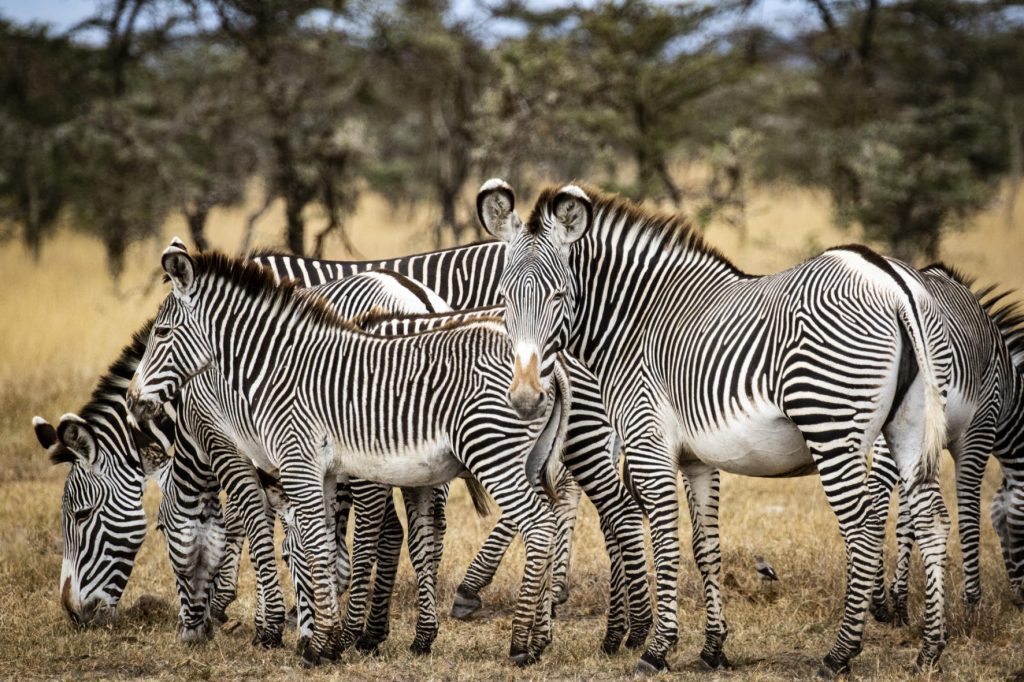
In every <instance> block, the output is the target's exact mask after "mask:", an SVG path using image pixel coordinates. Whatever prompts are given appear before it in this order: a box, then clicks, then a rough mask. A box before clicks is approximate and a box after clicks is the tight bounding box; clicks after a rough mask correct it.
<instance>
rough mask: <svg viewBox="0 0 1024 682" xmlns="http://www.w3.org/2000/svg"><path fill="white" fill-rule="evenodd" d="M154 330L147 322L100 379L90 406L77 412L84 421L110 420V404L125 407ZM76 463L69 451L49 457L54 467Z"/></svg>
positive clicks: (62, 451) (83, 407)
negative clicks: (128, 391)
mask: <svg viewBox="0 0 1024 682" xmlns="http://www.w3.org/2000/svg"><path fill="white" fill-rule="evenodd" d="M152 326H153V320H152V319H150V320H147V321H146V322H145V323H144V324H143V325H142V326H141V327H140V328H139V329H138V331H136V332H135V333H134V334H133V335H132V340H131V342H130V343H129V344H128V345H127V346H125V347H124V348H122V349H121V352H120V354H119V355H118V356H117V359H116V360H114V362H112V363H111V364H110V367H108V368H107V371H106V372H105V373H104V374H103V376H101V377H100V380H99V383H97V384H96V388H94V389H93V391H92V395H90V396H89V402H87V403H86V404H85V405H84V406H82V408H81V409H80V410H79V411H78V414H79V416H81V417H82V419H84V420H85V421H87V422H91V421H92V420H93V419H94V418H105V417H107V416H109V413H110V405H111V403H119V404H123V403H124V396H125V391H126V390H127V389H128V383H129V382H130V381H131V380H132V375H134V374H135V368H136V367H138V365H139V360H141V359H142V354H143V353H145V352H146V342H147V341H148V340H149V330H150V329H151V328H152ZM75 461H76V457H75V455H74V454H73V453H72V452H71V451H70V450H67V449H66V448H57V449H55V450H54V451H53V454H52V455H51V456H50V462H51V463H53V464H72V463H74V462H75Z"/></svg>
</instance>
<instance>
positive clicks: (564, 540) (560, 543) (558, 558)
mask: <svg viewBox="0 0 1024 682" xmlns="http://www.w3.org/2000/svg"><path fill="white" fill-rule="evenodd" d="M555 491H556V494H557V497H558V499H557V501H556V503H555V505H554V509H555V518H556V519H557V524H558V526H557V530H556V532H555V549H554V562H553V568H552V573H551V585H552V592H553V594H552V599H553V600H554V603H555V604H556V605H558V604H564V603H565V602H566V600H568V599H569V563H570V561H571V560H572V535H573V531H575V529H576V514H577V510H578V509H579V504H580V497H581V496H582V494H583V491H582V490H581V489H580V487H579V485H577V483H576V481H575V480H573V478H572V476H569V475H568V474H566V475H564V476H559V485H558V486H556V488H555Z"/></svg>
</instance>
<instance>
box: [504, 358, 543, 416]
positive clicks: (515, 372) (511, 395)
mask: <svg viewBox="0 0 1024 682" xmlns="http://www.w3.org/2000/svg"><path fill="white" fill-rule="evenodd" d="M508 401H509V403H510V404H511V405H512V409H514V410H515V411H516V414H518V415H519V417H520V418H522V419H525V420H527V421H532V420H534V419H536V418H537V417H539V416H540V415H541V414H543V412H544V407H545V405H546V403H547V394H546V393H545V391H544V387H543V386H542V385H541V382H540V367H539V362H538V361H537V355H536V353H534V354H531V355H530V359H529V361H528V362H527V363H526V365H525V366H524V365H523V362H522V360H521V359H520V357H519V356H518V355H516V360H515V365H514V366H513V368H512V383H511V384H510V386H509V389H508Z"/></svg>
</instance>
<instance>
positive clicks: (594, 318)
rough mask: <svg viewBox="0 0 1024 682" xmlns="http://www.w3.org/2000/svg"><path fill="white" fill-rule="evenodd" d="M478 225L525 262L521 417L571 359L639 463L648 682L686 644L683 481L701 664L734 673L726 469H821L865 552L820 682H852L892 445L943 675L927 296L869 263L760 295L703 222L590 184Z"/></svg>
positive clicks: (809, 272) (940, 535)
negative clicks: (723, 551)
mask: <svg viewBox="0 0 1024 682" xmlns="http://www.w3.org/2000/svg"><path fill="white" fill-rule="evenodd" d="M477 206H478V214H479V218H480V220H481V222H482V223H483V224H484V226H485V228H486V229H487V230H488V232H490V233H491V234H492V235H494V236H496V237H498V238H500V239H502V240H503V241H504V242H505V243H506V248H507V255H506V260H505V269H504V272H503V274H502V277H501V280H500V282H499V283H498V285H497V286H498V290H499V292H500V293H501V295H502V297H503V299H504V302H505V307H506V315H505V325H506V328H507V329H508V332H509V336H510V337H511V339H512V343H513V345H514V346H515V348H516V354H515V361H514V368H513V381H512V382H510V392H511V396H510V398H511V400H512V401H513V404H514V405H515V406H516V407H517V408H518V411H519V412H520V414H521V415H523V416H524V417H528V416H529V415H530V414H531V413H532V411H533V410H534V409H535V408H534V406H535V405H536V403H537V402H538V393H539V392H540V391H541V390H543V389H544V388H545V381H544V375H543V372H544V368H545V367H546V365H547V363H548V362H549V359H550V356H551V355H552V354H553V353H554V352H556V351H558V350H560V349H561V348H568V349H569V351H570V352H571V353H573V354H575V355H576V356H577V357H579V358H580V359H581V360H582V361H583V362H584V363H585V364H586V365H587V366H588V367H589V368H590V369H591V370H592V371H593V372H594V374H595V375H597V377H598V378H599V380H600V383H601V387H602V393H603V398H604V403H605V406H606V408H607V409H608V412H609V416H610V417H611V419H612V423H613V425H614V426H615V429H616V431H617V432H618V433H619V435H620V437H622V439H623V441H624V442H625V444H626V448H627V450H626V465H627V467H628V469H629V474H630V476H632V479H633V481H634V485H635V486H636V487H637V488H638V491H639V495H640V497H641V499H642V501H643V505H644V507H645V509H646V511H647V513H648V516H649V518H650V527H651V534H652V539H653V545H654V551H655V567H656V572H657V579H656V582H657V588H656V589H657V602H658V620H657V625H656V627H655V635H654V638H653V641H652V642H651V644H650V645H649V647H648V649H647V651H645V652H644V654H643V656H642V657H641V660H640V662H639V664H638V672H644V673H653V672H657V671H659V670H662V669H664V668H665V667H666V664H665V657H666V654H667V653H668V651H669V649H670V648H671V647H672V646H673V645H674V644H675V642H676V641H677V638H678V623H677V614H676V591H677V588H678V586H677V572H678V561H679V540H678V528H677V519H678V513H679V509H678V502H677V496H676V471H677V469H681V470H682V473H683V480H684V487H685V490H686V495H687V501H688V502H689V507H690V519H691V524H692V526H693V550H694V557H695V559H696V562H697V566H698V568H699V570H700V573H701V577H702V579H703V584H704V596H705V604H706V613H707V619H706V625H705V643H704V647H703V649H702V651H701V660H702V661H703V662H704V663H705V664H706V665H708V666H710V667H712V668H718V667H726V666H728V659H727V658H726V656H725V654H724V649H723V643H724V640H725V638H726V636H727V633H728V630H727V627H726V624H725V620H724V618H723V616H722V607H721V594H720V588H719V574H720V570H721V568H720V567H721V557H720V551H719V545H718V514H717V508H718V499H719V492H718V491H719V470H721V469H724V470H726V471H730V472H733V473H740V474H744V475H748V476H791V475H796V474H807V473H810V472H813V471H814V470H815V469H817V471H818V473H819V474H820V476H821V480H822V485H823V487H824V490H825V496H826V498H827V499H828V501H829V504H830V506H831V507H832V509H833V511H834V512H835V514H836V516H837V518H838V520H839V527H840V531H841V533H842V535H843V539H844V541H845V543H846V547H847V594H846V600H845V610H844V616H843V620H842V624H841V626H840V630H839V635H838V637H837V639H836V642H835V644H834V645H833V647H832V648H831V650H830V651H829V652H828V654H827V655H826V656H825V658H824V661H823V665H822V668H821V672H822V673H823V674H826V675H835V674H839V673H843V672H845V671H846V670H848V669H849V664H850V660H851V659H852V658H853V656H855V655H856V654H857V653H859V651H860V650H861V648H862V633H863V627H864V611H865V610H866V608H867V605H868V601H869V597H870V592H871V582H872V580H873V578H874V575H875V572H876V567H877V563H878V561H879V557H880V553H881V543H882V536H883V533H884V526H883V523H882V519H881V518H880V517H879V515H878V513H877V510H876V509H875V508H874V506H873V505H872V504H871V503H870V501H871V495H870V493H869V490H868V488H867V484H866V478H867V453H868V451H869V448H870V446H871V444H872V443H873V441H874V440H875V437H876V435H877V434H878V433H879V431H882V432H884V433H885V435H886V440H887V442H888V443H889V445H890V447H891V448H892V451H893V456H894V457H895V459H896V462H897V466H898V468H899V471H900V477H901V481H902V482H903V483H904V485H905V487H906V489H907V490H908V498H909V502H910V507H911V512H912V517H913V520H914V530H915V535H916V537H917V538H918V540H919V544H920V547H921V550H922V553H923V556H924V561H925V566H926V572H927V590H926V595H927V600H926V601H927V604H926V625H925V630H924V638H923V639H924V641H923V646H922V649H921V651H920V654H919V655H918V657H917V665H918V666H920V667H929V666H931V665H933V664H935V663H936V662H937V660H938V658H939V655H940V654H941V651H942V649H943V648H944V646H945V638H946V636H945V627H944V614H943V585H942V582H943V575H944V571H945V548H946V536H947V533H948V526H949V520H948V514H947V512H946V508H945V506H944V504H943V501H942V497H941V494H940V492H939V488H938V485H937V482H936V476H937V469H938V463H939V459H938V458H939V453H940V451H941V448H942V444H943V440H944V431H945V423H944V414H943V409H944V397H943V393H942V386H943V385H944V384H943V382H944V380H945V378H946V376H947V373H948V363H949V349H948V344H947V341H946V340H945V338H944V336H945V330H944V328H943V322H942V319H941V316H940V315H939V314H937V312H936V311H935V306H934V302H933V301H932V300H931V297H930V296H929V295H928V294H927V291H926V290H925V289H924V287H923V285H922V284H921V283H920V282H919V281H909V282H908V281H906V280H904V279H903V278H901V277H900V276H899V275H898V274H896V272H895V271H894V270H893V268H892V266H891V265H890V264H889V263H888V262H887V261H885V260H884V259H882V258H881V257H880V256H877V255H876V254H874V253H873V252H871V251H869V250H868V249H866V248H863V247H856V246H848V247H840V248H837V249H832V250H830V251H827V252H825V253H824V254H822V255H820V256H817V257H815V258H812V259H810V260H808V261H805V262H804V263H802V264H800V265H797V266H795V267H793V268H791V269H789V270H786V271H783V272H781V273H778V274H774V275H767V276H760V277H755V276H751V275H748V274H746V273H743V272H742V271H740V270H739V269H738V268H736V267H735V266H734V265H732V264H731V263H730V262H729V261H728V260H727V259H726V258H725V257H724V256H722V255H721V254H719V253H717V252H716V251H714V250H713V249H711V248H710V247H709V246H707V245H706V244H705V243H704V242H703V240H702V239H701V238H700V236H699V235H698V234H697V233H696V232H694V231H693V230H692V229H691V228H690V226H689V225H688V223H687V222H686V221H685V220H683V219H681V218H678V217H674V216H668V215H661V214H655V213H651V212H648V211H645V210H644V209H642V208H640V207H639V206H637V205H635V204H632V203H630V202H629V201H627V200H624V199H620V198H618V197H615V196H613V195H606V194H603V193H600V192H599V191H596V190H594V189H592V188H583V187H580V186H578V185H567V186H564V187H562V188H560V189H554V188H552V189H548V190H545V191H544V192H542V193H541V195H540V196H539V198H538V200H537V203H536V205H535V206H534V209H533V211H532V213H531V215H530V217H529V220H528V221H527V222H526V223H523V222H522V221H521V220H520V219H519V217H518V215H517V214H516V213H515V210H514V206H515V197H514V194H513V193H512V191H511V188H510V187H509V186H508V184H507V183H505V182H503V181H500V180H494V181H488V182H487V183H485V184H484V185H483V187H482V188H481V191H480V194H479V196H478V202H477ZM904 339H905V340H906V342H904Z"/></svg>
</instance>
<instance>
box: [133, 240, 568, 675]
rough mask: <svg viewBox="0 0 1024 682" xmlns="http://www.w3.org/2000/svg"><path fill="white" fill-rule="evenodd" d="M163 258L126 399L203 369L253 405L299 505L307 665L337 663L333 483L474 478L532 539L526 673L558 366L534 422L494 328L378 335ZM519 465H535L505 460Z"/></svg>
mask: <svg viewBox="0 0 1024 682" xmlns="http://www.w3.org/2000/svg"><path fill="white" fill-rule="evenodd" d="M161 262H162V264H163V267H164V270H165V272H166V273H167V274H168V276H169V278H170V280H171V283H172V292H171V294H170V295H168V297H167V298H166V299H165V300H164V303H163V304H162V305H161V308H160V312H159V313H158V315H157V319H156V321H155V323H154V327H153V332H152V334H151V337H150V341H149V343H148V345H147V348H146V353H145V355H144V356H143V359H142V360H141V361H140V363H139V366H138V368H137V369H136V373H135V377H134V378H133V380H132V383H131V385H130V386H129V389H128V401H129V404H130V405H131V406H132V408H131V409H132V410H133V412H134V413H135V414H136V416H145V415H149V414H152V413H154V412H156V411H158V410H159V408H160V406H161V405H162V404H163V403H165V402H166V401H167V400H169V399H172V398H173V397H174V396H175V395H176V394H177V393H178V392H179V390H180V389H181V386H182V385H184V384H186V383H188V382H189V381H190V380H192V379H193V378H194V377H195V376H196V375H198V374H199V373H201V372H203V371H204V370H210V371H211V372H215V373H217V374H219V375H221V376H222V377H223V378H224V380H225V381H226V382H227V383H228V385H230V386H231V387H232V388H233V389H235V390H237V391H239V392H240V393H242V394H244V395H245V397H246V400H247V401H248V403H249V407H250V410H251V415H252V419H253V423H254V424H255V425H256V426H257V428H258V430H259V434H260V437H261V441H262V443H261V444H262V445H263V447H264V448H265V453H266V455H267V458H268V461H269V463H270V464H271V466H272V468H274V469H277V470H278V471H279V472H280V478H281V483H282V486H283V487H284V490H285V492H286V493H287V495H288V498H289V500H290V502H291V504H292V507H293V510H294V524H295V527H296V528H297V531H298V533H299V537H300V538H301V545H302V549H303V552H304V553H305V555H306V559H307V561H308V563H309V569H310V575H311V578H312V581H313V593H314V608H315V614H314V634H313V637H312V639H311V640H310V642H309V644H308V645H307V646H306V648H305V651H304V652H303V661H304V663H306V664H316V663H317V662H319V660H320V658H321V656H324V655H327V656H329V655H331V654H332V653H333V651H334V648H335V643H336V642H337V635H338V634H339V623H338V619H337V596H336V586H335V580H334V572H333V571H332V570H330V569H329V568H328V567H330V566H333V557H334V553H335V551H336V550H335V547H334V544H335V543H334V537H333V534H332V533H328V532H327V528H326V525H325V524H324V522H323V517H324V513H323V511H324V499H325V494H324V493H325V481H326V482H327V483H329V482H330V481H331V478H332V476H333V475H334V474H335V473H340V474H343V475H347V476H356V477H361V478H370V479H374V480H378V481H381V482H385V483H390V484H395V485H402V486H403V487H424V486H434V485H439V484H441V483H444V482H447V481H449V480H451V479H452V478H453V477H455V476H458V475H460V474H461V473H462V472H464V471H465V470H467V469H468V471H469V472H470V474H471V475H473V476H474V477H475V478H476V479H477V480H478V481H479V482H480V483H481V484H482V485H483V487H484V488H485V489H486V490H487V491H488V493H489V494H490V495H491V496H492V497H493V498H494V499H495V501H496V502H497V503H498V504H499V506H501V507H502V509H503V511H505V512H506V513H508V514H509V515H510V516H511V518H512V519H513V520H514V521H515V523H516V525H517V526H518V528H519V530H520V533H521V534H522V536H523V539H524V543H525V545H526V552H527V561H526V569H525V571H524V578H523V583H522V587H521V590H520V600H519V605H518V607H517V609H516V613H515V615H514V617H513V624H512V645H511V648H510V652H509V653H510V657H511V658H512V660H513V661H514V662H515V663H517V664H520V665H525V664H528V663H532V662H533V661H535V660H537V658H538V657H539V656H540V654H541V652H542V651H543V650H544V648H545V647H546V646H547V644H548V643H549V642H550V636H551V593H550V589H549V578H550V565H551V555H550V550H551V541H552V536H553V533H554V526H555V520H554V514H553V513H552V511H551V509H550V505H549V504H548V503H547V502H546V501H545V500H544V499H543V498H542V497H541V495H539V494H538V489H539V488H538V486H539V485H540V481H541V480H542V479H546V480H548V481H549V482H550V477H549V476H546V475H545V472H546V471H547V470H548V467H549V466H550V463H551V462H552V461H553V462H556V463H557V461H558V458H557V456H555V457H552V456H551V455H552V453H553V452H560V450H561V441H562V439H563V438H564V433H565V415H566V413H567V407H568V404H567V402H568V400H569V399H570V391H569V386H568V380H567V378H566V377H565V376H564V373H563V372H561V371H558V372H555V375H556V376H555V378H556V380H557V381H556V382H555V383H556V386H557V391H558V395H559V397H560V400H559V401H558V402H556V403H553V407H552V409H551V410H550V413H549V414H548V415H546V417H545V418H544V419H539V420H535V421H532V422H528V423H524V422H523V421H522V420H521V419H519V417H518V416H517V415H516V414H515V413H514V412H513V411H512V410H511V409H510V408H509V406H508V404H507V398H506V396H505V390H504V388H503V386H505V385H507V383H508V381H509V377H508V372H507V365H508V364H509V362H510V359H509V346H508V338H507V336H505V334H504V332H503V330H501V328H500V327H499V326H497V325H496V324H494V323H492V322H478V323H472V324H464V325H460V326H456V327H453V328H450V329H445V330H443V331H436V332H431V333H424V334H417V335H412V336H407V337H396V338H382V337H375V336H371V335H368V334H365V333H364V332H360V331H358V330H357V329H356V328H355V327H354V326H352V325H351V324H350V323H348V322H346V321H345V320H343V319H342V318H339V317H338V316H337V315H336V314H335V313H334V312H333V311H331V310H330V309H329V308H328V307H327V306H326V305H325V304H324V303H323V301H322V300H321V299H320V298H318V297H313V296H309V295H304V294H302V293H301V291H300V290H298V289H296V287H295V286H294V285H293V284H291V283H283V284H275V283H274V281H273V279H272V277H271V276H270V274H269V273H268V272H267V271H266V270H264V269H263V268H262V267H260V266H258V265H256V264H253V263H251V262H246V261H241V260H235V259H230V258H227V257H225V256H223V255H220V254H210V255H205V254H201V255H199V256H196V257H194V258H193V257H192V256H190V255H189V254H188V253H187V252H185V251H183V250H182V249H180V248H179V247H177V246H176V245H172V246H171V247H170V248H168V249H167V251H165V252H164V255H163V258H162V260H161ZM516 461H519V462H522V463H523V465H525V466H509V464H510V462H516ZM328 474H330V475H328ZM424 506H425V507H429V505H424ZM426 539H427V541H428V542H429V540H430V538H429V537H428V538H426Z"/></svg>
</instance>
